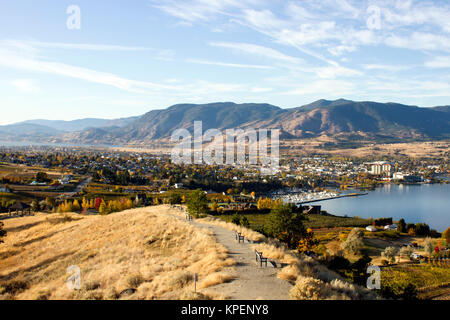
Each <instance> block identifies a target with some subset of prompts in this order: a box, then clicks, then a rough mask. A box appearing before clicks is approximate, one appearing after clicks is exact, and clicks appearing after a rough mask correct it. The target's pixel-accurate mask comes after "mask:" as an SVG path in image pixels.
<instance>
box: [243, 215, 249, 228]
mask: <svg viewBox="0 0 450 320" xmlns="http://www.w3.org/2000/svg"><path fill="white" fill-rule="evenodd" d="M241 226H243V227H244V228H247V229H248V228H250V222H249V221H248V219H247V217H242V219H241Z"/></svg>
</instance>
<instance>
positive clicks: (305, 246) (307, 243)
mask: <svg viewBox="0 0 450 320" xmlns="http://www.w3.org/2000/svg"><path fill="white" fill-rule="evenodd" d="M318 243H319V241H318V240H317V239H314V232H313V231H312V229H310V228H308V229H307V230H306V234H305V236H304V237H303V239H300V241H299V242H298V246H297V250H298V251H299V252H301V253H305V252H307V251H311V250H312V249H313V247H314V246H315V245H317V244H318Z"/></svg>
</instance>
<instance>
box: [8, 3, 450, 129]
mask: <svg viewBox="0 0 450 320" xmlns="http://www.w3.org/2000/svg"><path fill="white" fill-rule="evenodd" d="M449 71H450V2H449V1H448V0H435V1H431V0H416V1H413V0H409V1H408V0H401V1H395V0H297V1H281V0H182V1H181V0H180V1H173V0H165V1H155V0H134V1H125V0H96V1H92V0H71V1H65V0H58V1H54V0H2V1H1V3H0V106H1V113H0V115H1V116H0V124H9V123H13V122H18V121H23V120H29V119H54V120H56V119H60V120H72V119H79V118H87V117H98V118H106V119H113V118H120V117H128V116H135V115H140V114H144V113H146V112H148V111H150V110H153V109H164V108H167V107H169V106H171V105H173V104H177V103H208V102H217V101H233V102H236V103H244V102H257V103H271V104H274V105H277V106H280V107H283V108H292V107H298V106H301V105H304V104H307V103H310V102H313V101H315V100H318V99H329V100H333V99H339V98H346V99H351V100H357V101H366V100H370V101H378V102H399V103H404V104H409V105H418V106H422V107H431V106H437V105H449V104H450V81H449V80H450V72H449Z"/></svg>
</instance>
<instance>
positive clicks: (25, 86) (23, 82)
mask: <svg viewBox="0 0 450 320" xmlns="http://www.w3.org/2000/svg"><path fill="white" fill-rule="evenodd" d="M11 85H12V86H13V87H15V88H16V89H18V90H19V91H20V92H22V93H37V92H39V91H40V88H39V87H38V85H37V84H36V82H35V81H34V80H33V79H16V80H13V81H11Z"/></svg>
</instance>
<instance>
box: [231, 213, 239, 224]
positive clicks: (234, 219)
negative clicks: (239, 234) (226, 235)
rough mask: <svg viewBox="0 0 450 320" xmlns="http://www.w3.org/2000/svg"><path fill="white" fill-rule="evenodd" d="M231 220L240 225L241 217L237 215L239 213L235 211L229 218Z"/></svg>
mask: <svg viewBox="0 0 450 320" xmlns="http://www.w3.org/2000/svg"><path fill="white" fill-rule="evenodd" d="M231 222H232V223H234V224H235V225H238V226H240V225H241V217H239V215H238V214H237V213H236V214H235V215H234V216H233V218H232V219H231Z"/></svg>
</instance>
